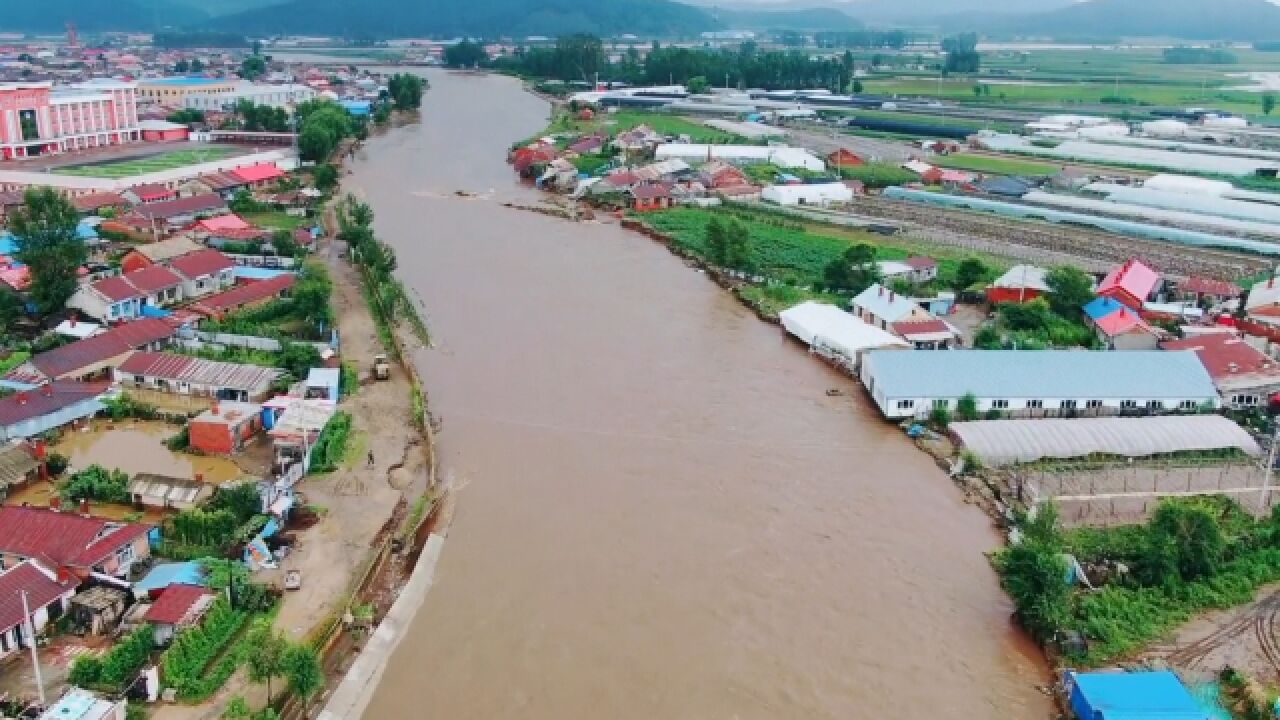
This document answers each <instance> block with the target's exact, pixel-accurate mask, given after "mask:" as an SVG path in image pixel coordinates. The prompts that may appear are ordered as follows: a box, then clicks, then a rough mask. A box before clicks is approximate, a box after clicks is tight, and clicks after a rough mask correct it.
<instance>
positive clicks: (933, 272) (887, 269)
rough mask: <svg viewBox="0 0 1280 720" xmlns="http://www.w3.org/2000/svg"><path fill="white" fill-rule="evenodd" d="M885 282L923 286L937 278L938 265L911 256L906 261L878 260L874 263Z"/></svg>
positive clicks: (925, 258)
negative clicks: (895, 281) (899, 281)
mask: <svg viewBox="0 0 1280 720" xmlns="http://www.w3.org/2000/svg"><path fill="white" fill-rule="evenodd" d="M876 265H877V266H878V267H879V268H880V276H881V277H882V278H883V279H884V280H886V281H890V282H892V281H894V280H902V281H904V282H908V283H911V284H912V285H923V284H924V283H927V282H929V281H931V280H934V279H935V278H937V277H938V263H937V261H935V260H934V259H933V258H927V257H923V256H916V255H913V256H911V257H909V258H907V259H906V260H880V261H878V262H877V263H876Z"/></svg>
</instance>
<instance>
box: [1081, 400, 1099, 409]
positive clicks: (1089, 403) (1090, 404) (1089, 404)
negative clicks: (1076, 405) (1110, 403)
mask: <svg viewBox="0 0 1280 720" xmlns="http://www.w3.org/2000/svg"><path fill="white" fill-rule="evenodd" d="M1084 406H1085V409H1087V410H1097V409H1098V408H1100V407H1102V401H1101V400H1085V401H1084Z"/></svg>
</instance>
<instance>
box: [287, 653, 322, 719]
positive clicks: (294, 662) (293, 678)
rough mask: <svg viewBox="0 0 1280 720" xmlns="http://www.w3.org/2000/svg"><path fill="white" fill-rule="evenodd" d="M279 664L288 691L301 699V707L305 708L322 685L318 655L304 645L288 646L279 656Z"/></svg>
mask: <svg viewBox="0 0 1280 720" xmlns="http://www.w3.org/2000/svg"><path fill="white" fill-rule="evenodd" d="M281 664H282V665H283V666H284V676H285V678H286V679H287V680H288V681H289V689H290V690H291V691H293V693H294V694H295V695H297V696H298V697H300V698H302V705H303V707H306V706H307V705H308V704H309V703H310V702H311V698H313V697H315V694H316V693H317V692H319V691H320V688H321V687H322V686H323V685H324V671H323V669H322V668H321V667H320V655H319V653H317V652H316V650H315V648H313V647H311V646H310V645H307V644H306V643H299V644H296V645H289V646H288V647H286V648H285V650H284V652H283V653H282V655H281Z"/></svg>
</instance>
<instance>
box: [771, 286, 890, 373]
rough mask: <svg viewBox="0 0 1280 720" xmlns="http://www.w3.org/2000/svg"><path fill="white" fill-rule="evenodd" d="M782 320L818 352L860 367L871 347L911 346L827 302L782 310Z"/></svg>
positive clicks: (780, 318) (779, 315) (794, 333)
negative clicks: (864, 354) (863, 357)
mask: <svg viewBox="0 0 1280 720" xmlns="http://www.w3.org/2000/svg"><path fill="white" fill-rule="evenodd" d="M778 320H779V321H780V322H781V323H782V327H784V328H786V330H787V332H789V333H791V334H792V335H795V336H796V337H797V338H799V339H800V340H801V341H803V342H804V343H805V344H807V345H809V347H810V348H812V349H813V350H814V351H815V352H819V353H822V354H824V355H826V356H828V357H831V358H833V359H839V360H841V361H842V362H843V363H844V364H846V365H848V366H849V367H851V368H856V367H857V366H858V364H859V362H860V361H861V359H862V354H863V353H864V352H866V351H867V350H874V349H878V348H906V347H909V346H908V345H907V343H906V342H905V341H904V340H902V339H901V338H899V337H898V336H896V335H894V334H892V333H890V332H887V331H885V330H881V329H880V328H878V327H876V326H874V325H871V324H868V323H866V322H864V321H863V320H862V319H861V318H857V317H854V316H853V315H850V314H849V313H847V312H845V311H843V310H841V309H840V308H838V307H836V306H835V305H828V304H826V303H818V302H803V303H800V304H799V305H796V306H794V307H791V308H788V309H786V310H783V311H782V312H781V313H779V314H778Z"/></svg>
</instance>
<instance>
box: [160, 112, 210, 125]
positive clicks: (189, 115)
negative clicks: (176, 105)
mask: <svg viewBox="0 0 1280 720" xmlns="http://www.w3.org/2000/svg"><path fill="white" fill-rule="evenodd" d="M165 119H166V120H168V121H169V122H171V123H178V124H180V125H190V124H192V123H202V122H204V111H203V110H194V109H192V108H183V109H181V110H178V111H177V112H173V113H170V114H169V117H167V118H165Z"/></svg>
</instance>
